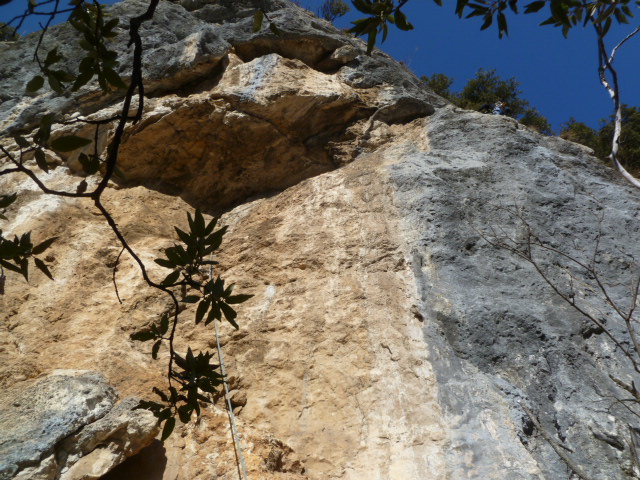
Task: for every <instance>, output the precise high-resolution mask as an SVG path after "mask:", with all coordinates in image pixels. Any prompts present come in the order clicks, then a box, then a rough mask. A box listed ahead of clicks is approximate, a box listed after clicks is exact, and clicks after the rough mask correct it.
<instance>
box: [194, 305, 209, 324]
mask: <svg viewBox="0 0 640 480" xmlns="http://www.w3.org/2000/svg"><path fill="white" fill-rule="evenodd" d="M210 304H211V302H210V301H209V299H204V300H202V301H201V302H200V304H199V305H198V308H197V310H196V325H198V324H199V323H200V322H201V321H202V319H203V318H204V316H205V314H206V313H207V310H209V305H210Z"/></svg>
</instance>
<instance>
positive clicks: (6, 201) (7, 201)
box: [0, 193, 18, 208]
mask: <svg viewBox="0 0 640 480" xmlns="http://www.w3.org/2000/svg"><path fill="white" fill-rule="evenodd" d="M16 198H18V194H17V193H12V194H11V195H0V208H7V207H8V206H9V205H11V204H12V203H13V202H15V201H16Z"/></svg>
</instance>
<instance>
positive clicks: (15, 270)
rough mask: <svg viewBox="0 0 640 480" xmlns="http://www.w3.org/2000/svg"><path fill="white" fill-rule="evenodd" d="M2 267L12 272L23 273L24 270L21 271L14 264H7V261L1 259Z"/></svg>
mask: <svg viewBox="0 0 640 480" xmlns="http://www.w3.org/2000/svg"><path fill="white" fill-rule="evenodd" d="M0 265H2V266H3V267H4V268H6V269H7V270H11V271H12V272H16V273H22V270H20V267H17V266H15V265H14V264H12V263H9V262H7V261H6V260H2V259H0Z"/></svg>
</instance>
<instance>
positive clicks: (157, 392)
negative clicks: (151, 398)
mask: <svg viewBox="0 0 640 480" xmlns="http://www.w3.org/2000/svg"><path fill="white" fill-rule="evenodd" d="M151 390H152V391H153V393H155V394H156V395H158V396H159V397H160V398H161V399H162V401H163V402H168V401H169V397H167V394H166V393H164V392H163V391H162V390H160V389H159V388H158V387H153V388H152V389H151ZM156 405H158V404H156Z"/></svg>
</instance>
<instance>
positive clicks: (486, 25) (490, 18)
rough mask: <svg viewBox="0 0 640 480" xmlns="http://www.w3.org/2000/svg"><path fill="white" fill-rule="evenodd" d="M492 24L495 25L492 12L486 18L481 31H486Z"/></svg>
mask: <svg viewBox="0 0 640 480" xmlns="http://www.w3.org/2000/svg"><path fill="white" fill-rule="evenodd" d="M492 23H493V15H492V14H491V12H489V13H487V14H486V15H485V16H484V23H483V24H482V26H481V27H480V30H486V29H487V28H489V27H490V26H491V24H492Z"/></svg>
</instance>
